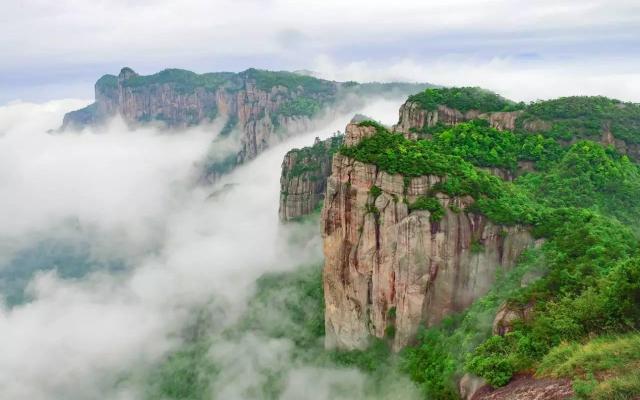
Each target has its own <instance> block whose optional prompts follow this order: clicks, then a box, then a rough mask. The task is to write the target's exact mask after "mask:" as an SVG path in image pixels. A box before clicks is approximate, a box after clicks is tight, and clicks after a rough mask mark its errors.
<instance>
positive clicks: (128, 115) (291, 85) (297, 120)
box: [62, 68, 432, 176]
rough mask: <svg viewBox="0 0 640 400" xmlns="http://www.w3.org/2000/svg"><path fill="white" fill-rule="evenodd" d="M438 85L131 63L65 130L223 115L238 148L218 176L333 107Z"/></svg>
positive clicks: (213, 170) (100, 85) (217, 168)
mask: <svg viewBox="0 0 640 400" xmlns="http://www.w3.org/2000/svg"><path fill="white" fill-rule="evenodd" d="M430 86H432V85H429V84H407V83H365V84H359V83H356V82H345V83H341V82H334V81H328V80H323V79H318V78H315V77H312V76H308V75H303V74H299V73H292V72H285V71H279V72H274V71H264V70H258V69H253V68H251V69H248V70H246V71H243V72H239V73H232V72H214V73H205V74H196V73H194V72H191V71H186V70H181V69H166V70H164V71H161V72H158V73H156V74H153V75H147V76H144V75H139V74H137V73H136V72H135V71H133V70H132V69H131V68H123V69H122V70H121V71H120V73H119V74H118V76H115V75H104V76H103V77H101V78H100V79H99V80H98V81H97V82H96V84H95V102H94V103H93V104H91V105H89V106H87V107H85V108H83V109H81V110H77V111H72V112H70V113H68V114H66V115H65V117H64V120H63V124H62V130H69V129H78V128H82V127H84V126H87V125H98V124H101V123H104V122H105V121H106V120H108V119H109V118H111V117H113V116H115V115H120V116H122V118H123V119H124V120H125V121H126V122H127V123H129V124H131V125H136V124H145V123H151V122H153V123H156V124H158V123H159V124H163V125H165V126H167V127H170V128H181V127H187V126H192V125H197V124H201V123H204V122H210V121H213V120H215V119H216V118H217V117H221V118H223V119H224V121H225V125H224V127H223V128H222V131H221V132H220V139H219V140H223V139H224V138H230V137H231V139H234V138H235V139H237V140H232V142H233V143H234V148H235V150H233V151H231V152H229V153H228V154H224V155H222V156H220V155H217V156H216V157H213V158H212V159H211V160H210V161H209V162H208V165H207V166H206V169H207V174H208V175H213V176H215V175H217V174H220V173H224V172H226V171H228V170H229V169H230V168H232V167H233V166H234V165H236V164H239V163H242V162H245V161H247V160H250V159H253V158H255V157H256V156H257V155H258V154H259V153H260V152H262V151H263V150H264V149H266V148H268V147H269V146H270V145H271V144H272V143H274V142H277V141H279V140H281V138H282V137H283V136H286V135H287V134H291V133H298V132H301V131H306V130H309V129H311V127H312V126H313V118H314V117H317V116H320V115H322V114H323V113H325V112H327V110H332V111H336V110H338V109H340V110H349V109H350V108H351V107H353V106H354V105H355V104H359V102H360V101H361V100H362V97H361V96H364V95H367V96H371V95H376V96H385V95H386V96H407V95H408V94H411V93H417V92H419V91H420V90H423V89H424V88H426V87H430ZM236 142H237V143H236ZM214 147H216V146H214ZM218 147H224V146H218ZM214 150H215V149H214Z"/></svg>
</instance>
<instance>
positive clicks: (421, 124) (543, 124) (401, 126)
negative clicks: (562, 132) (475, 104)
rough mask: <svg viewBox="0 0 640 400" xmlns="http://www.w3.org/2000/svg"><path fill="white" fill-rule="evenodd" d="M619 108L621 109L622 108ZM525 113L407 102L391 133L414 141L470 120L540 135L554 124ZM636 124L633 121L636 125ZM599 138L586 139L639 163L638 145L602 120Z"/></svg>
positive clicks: (569, 122)
mask: <svg viewBox="0 0 640 400" xmlns="http://www.w3.org/2000/svg"><path fill="white" fill-rule="evenodd" d="M622 107H623V108H624V106H622ZM526 112H527V108H526V107H525V108H524V109H523V110H517V111H493V112H480V111H478V110H474V109H472V110H468V111H465V112H463V111H460V110H457V109H455V108H451V107H448V106H446V105H442V104H440V105H438V106H437V107H436V108H435V109H434V110H427V109H425V108H424V107H423V106H422V105H421V104H420V103H418V102H415V101H411V100H408V101H407V102H405V103H404V104H403V105H402V106H401V107H400V112H399V114H400V116H399V120H398V123H397V124H396V125H394V127H393V130H394V131H395V132H398V133H402V134H403V135H404V136H405V137H407V138H408V139H418V138H424V137H425V131H428V130H429V128H433V127H436V126H437V125H438V124H441V125H456V124H459V123H462V122H467V121H471V120H474V119H484V120H487V121H488V122H489V124H490V125H491V126H492V127H494V128H496V129H498V130H510V131H514V130H520V131H524V132H529V133H544V132H549V131H551V130H553V126H554V124H553V122H554V121H550V120H543V119H539V118H532V117H531V116H527V115H526ZM635 119H636V121H638V120H640V116H636V117H635ZM562 124H563V126H564V127H565V129H572V127H573V129H574V130H576V131H579V130H580V129H582V127H581V124H582V122H580V121H575V120H565V121H562ZM637 124H638V123H637V122H636V126H637ZM427 136H428V134H427ZM599 136H600V137H599V138H598V137H590V139H591V140H594V141H599V142H600V143H602V144H604V145H606V146H609V145H611V146H614V147H615V148H616V150H617V151H618V152H620V153H621V154H626V155H628V156H629V157H630V158H632V159H634V160H636V161H640V144H639V143H636V142H630V141H628V140H627V141H625V140H622V139H620V138H617V137H615V136H614V134H613V133H612V132H611V123H610V121H602V123H601V129H600V133H599ZM578 139H579V138H578V137H577V136H576V137H574V139H573V140H570V141H568V142H566V144H572V143H575V142H576V141H577V140H578Z"/></svg>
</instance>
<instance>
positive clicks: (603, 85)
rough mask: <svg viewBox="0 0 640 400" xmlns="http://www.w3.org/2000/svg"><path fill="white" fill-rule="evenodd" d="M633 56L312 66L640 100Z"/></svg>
mask: <svg viewBox="0 0 640 400" xmlns="http://www.w3.org/2000/svg"><path fill="white" fill-rule="evenodd" d="M631 64H632V62H631V61H630V60H623V61H620V60H615V59H610V60H606V59H602V60H601V61H600V63H598V64H585V63H583V62H564V63H547V62H527V63H523V62H522V61H521V60H519V59H518V58H513V57H503V58H501V57H496V58H492V59H489V60H485V59H482V58H470V57H448V58H442V59H438V60H435V61H429V62H417V61H415V60H413V59H410V58H408V59H402V60H397V61H388V62H368V61H359V62H349V63H340V62H338V61H336V60H334V59H332V58H330V57H322V56H321V57H317V58H316V59H315V66H314V67H313V69H314V70H315V71H318V73H319V74H320V76H322V77H324V78H329V79H336V80H359V81H393V80H399V81H425V80H426V81H429V82H433V83H438V84H442V85H447V86H481V87H484V88H487V89H491V90H493V91H496V92H497V93H499V94H501V95H503V96H505V97H508V98H510V99H513V100H516V101H532V100H539V99H549V98H555V97H560V96H571V95H604V96H608V97H613V98H618V99H620V100H625V101H633V102H640V73H639V72H638V71H637V69H636V68H632V66H631Z"/></svg>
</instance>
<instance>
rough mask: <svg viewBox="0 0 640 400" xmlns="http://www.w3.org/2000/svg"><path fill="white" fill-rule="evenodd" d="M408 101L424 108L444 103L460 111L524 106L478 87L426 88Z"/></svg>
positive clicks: (431, 107)
mask: <svg viewBox="0 0 640 400" xmlns="http://www.w3.org/2000/svg"><path fill="white" fill-rule="evenodd" d="M408 101H410V102H414V103H418V104H420V105H421V106H422V108H424V109H425V110H436V109H437V108H438V106H439V105H445V106H447V107H450V108H455V109H457V110H460V111H462V112H467V111H469V110H478V111H480V112H490V111H511V110H516V109H520V108H522V107H524V105H523V104H516V103H514V102H512V101H509V100H507V99H505V98H503V97H501V96H499V95H497V94H495V93H493V92H490V91H488V90H484V89H481V88H478V87H455V88H435V89H427V90H425V91H424V92H421V93H418V94H415V95H413V96H409V99H408Z"/></svg>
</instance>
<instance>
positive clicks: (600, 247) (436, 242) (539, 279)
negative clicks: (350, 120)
mask: <svg viewBox="0 0 640 400" xmlns="http://www.w3.org/2000/svg"><path fill="white" fill-rule="evenodd" d="M417 99H419V101H418V100H417ZM602 101H603V100H602V99H601V98H597V97H596V98H582V97H570V98H563V99H559V100H552V101H549V102H538V103H533V104H532V105H524V104H516V103H513V102H509V101H508V100H505V99H502V98H500V97H499V96H497V95H495V94H491V93H487V92H479V89H475V88H462V89H429V90H427V91H426V92H424V93H423V94H421V95H419V96H418V97H416V96H413V97H411V98H409V100H408V102H407V103H405V105H403V107H402V109H401V111H400V121H399V123H398V125H396V127H395V130H396V132H393V131H390V130H388V129H387V128H385V127H383V126H380V125H378V124H376V123H373V122H371V121H368V122H361V123H358V124H352V125H349V126H348V127H347V131H346V136H345V141H344V146H343V147H342V148H341V149H340V151H339V152H338V153H337V154H336V155H335V156H334V159H333V165H332V174H331V176H330V177H329V179H328V183H327V193H326V196H325V202H324V207H323V211H322V221H321V229H322V232H323V237H324V250H325V258H326V260H325V270H324V276H323V277H324V290H325V302H326V307H325V308H326V314H325V331H326V335H327V336H326V339H325V340H326V345H327V346H328V347H334V346H337V347H339V348H360V349H362V348H366V346H367V345H368V343H369V340H371V339H370V338H371V337H377V338H380V339H383V340H385V341H386V342H387V343H388V344H389V345H390V346H392V347H393V348H394V349H396V350H400V349H402V348H403V347H404V350H403V351H402V353H401V355H400V364H399V368H401V369H402V370H403V371H405V373H407V374H409V376H411V378H412V379H413V380H414V382H416V383H417V384H419V385H420V386H421V387H422V389H423V391H424V393H425V394H426V395H427V396H428V397H429V398H443V399H444V398H458V396H459V395H460V391H459V390H458V385H457V382H458V381H459V380H460V378H461V377H462V376H463V375H464V374H465V373H467V374H469V373H471V374H475V375H478V376H480V377H482V378H483V379H485V382H488V383H489V384H490V385H492V386H496V387H497V386H503V385H505V384H506V383H508V382H509V381H510V379H511V377H512V376H514V374H516V373H519V372H520V373H530V372H531V371H533V370H536V369H537V368H539V367H540V366H544V365H547V367H546V370H547V371H548V370H549V368H548V365H549V363H554V362H556V361H557V362H560V361H559V360H556V361H554V358H553V357H556V358H557V357H558V356H557V354H567V353H566V352H565V353H563V352H562V351H563V350H562V347H561V346H563V345H562V343H564V342H573V343H577V344H576V346H578V344H579V343H582V342H584V341H586V340H588V339H590V338H594V337H598V336H602V337H607V335H611V334H621V333H625V332H633V331H635V330H637V329H638V328H639V327H640V314H639V313H638V311H637V310H640V289H639V285H640V284H639V283H638V282H640V280H639V279H638V277H640V263H638V261H637V260H638V257H639V256H640V253H639V246H638V227H637V221H638V220H640V204H639V202H638V200H637V199H638V198H640V166H639V165H638V164H636V163H635V162H633V161H632V159H631V158H630V157H632V156H633V155H634V154H633V153H629V152H628V149H629V148H630V147H631V146H632V145H633V144H634V143H635V142H636V141H637V140H638V138H640V131H639V130H637V129H636V128H635V121H637V120H638V118H640V112H638V111H639V110H640V107H638V105H635V104H623V105H621V103H619V102H617V101H615V100H608V99H607V101H606V102H605V103H606V104H614V105H615V107H616V109H618V110H624V112H623V113H622V115H621V114H619V113H616V112H614V113H610V114H607V113H606V112H600V113H598V114H593V115H592V114H585V115H583V116H581V117H577V116H576V115H578V114H576V113H575V112H574V108H575V107H578V106H579V108H580V109H583V108H586V109H593V107H595V108H598V107H596V106H597V105H598V104H600V103H602ZM443 103H444V104H443ZM585 104H586V105H585ZM541 105H542V106H543V108H544V110H545V111H544V113H543V114H541V113H540V112H538V111H535V110H536V109H537V108H538V107H542V106H541ZM587 105H588V106H587ZM454 106H455V107H457V108H453V107H454ZM532 110H533V111H532ZM605 110H606V108H605ZM531 115H535V116H536V118H539V120H542V121H553V122H549V123H548V124H547V123H540V122H535V123H531V121H532V119H531V118H532V117H530V116H531ZM525 117H526V119H525ZM592 117H593V118H594V120H596V122H595V123H593V121H592V122H590V123H589V124H588V126H589V127H591V128H593V129H592V130H589V131H585V119H586V118H592ZM536 121H538V120H536ZM558 126H562V132H564V133H563V134H562V135H558V134H557V129H556V127H558ZM558 129H559V128H558ZM605 134H606V135H605ZM609 134H611V135H614V138H615V140H618V141H622V142H624V143H625V146H626V147H624V146H615V143H611V142H610V141H608V140H603V138H606V137H607V136H609ZM625 149H627V150H625ZM625 151H626V154H624V153H625ZM407 345H408V346H407ZM405 346H407V347H405ZM575 348H576V347H575V346H574V347H572V349H575ZM616 357H617V356H616V355H614V356H613V358H614V359H616ZM633 362H635V361H633ZM621 371H622V370H621V369H612V370H610V372H611V374H612V375H611V376H607V375H605V374H604V373H603V375H600V376H595V375H594V377H593V378H589V376H586V378H585V375H584V374H582V373H581V372H580V370H578V372H577V373H575V372H573V373H554V375H553V376H559V377H566V376H568V377H570V378H572V379H573V380H574V381H573V382H574V390H575V391H576V392H580V391H581V392H580V393H581V395H582V396H583V397H586V398H602V397H601V395H600V394H598V393H608V394H607V395H609V396H613V397H611V398H614V397H615V398H618V397H616V396H622V397H619V398H633V397H632V396H637V395H638V394H640V393H639V391H638V388H637V387H636V386H633V385H634V383H633V382H634V381H633V379H635V377H634V376H631V375H629V376H626V375H625V376H622V375H620V376H619V377H618V378H616V379H617V380H615V382H617V383H616V385H617V386H613V387H612V386H608V385H607V383H606V382H607V380H609V379H613V378H614V377H616V376H617V375H616V374H621V373H622V372H624V371H622V372H621ZM541 374H542V375H541V376H544V373H543V372H541ZM572 374H573V375H572ZM594 374H595V372H594ZM584 379H587V380H588V379H592V380H593V381H592V382H593V384H590V385H591V386H588V387H585V386H584V385H583V386H582V387H581V386H580V385H581V384H582V383H581V382H582V381H583V380H584ZM581 380H582V381H581ZM534 382H535V381H534ZM603 382H604V383H603ZM550 384H551V385H553V384H554V382H550ZM542 386H544V385H542ZM565 386H566V385H565ZM518 390H519V389H518ZM545 390H546V389H545ZM500 393H509V391H505V392H500ZM563 393H565V394H566V393H568V392H566V390H564V389H563ZM629 393H632V394H629ZM472 394H473V393H472ZM472 394H471V395H472ZM485 395H487V394H486V393H485ZM491 396H492V397H487V398H502V397H500V394H499V393H498V392H496V393H495V395H491ZM563 396H564V395H563ZM625 396H626V397H625ZM629 396H631V397H629ZM468 398H470V397H468ZM505 398H506V397H505Z"/></svg>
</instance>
